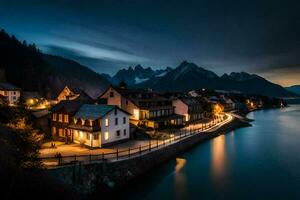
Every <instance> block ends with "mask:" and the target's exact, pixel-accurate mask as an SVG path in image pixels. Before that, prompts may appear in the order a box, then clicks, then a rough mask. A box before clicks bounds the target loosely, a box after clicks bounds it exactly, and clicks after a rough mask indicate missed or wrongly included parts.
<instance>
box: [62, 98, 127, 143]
mask: <svg viewBox="0 0 300 200" xmlns="http://www.w3.org/2000/svg"><path fill="white" fill-rule="evenodd" d="M129 115H130V114H129V113H127V112H125V111H123V110H121V109H120V108H119V107H118V106H111V105H103V104H100V105H93V104H84V105H82V106H81V107H80V109H79V110H78V112H77V113H76V114H75V116H74V117H73V118H72V120H71V122H70V125H69V127H68V129H69V130H70V132H71V135H72V141H73V142H75V143H79V144H83V145H86V146H90V147H103V146H107V145H110V144H114V143H119V142H121V141H124V140H128V139H129V138H130V130H129Z"/></svg>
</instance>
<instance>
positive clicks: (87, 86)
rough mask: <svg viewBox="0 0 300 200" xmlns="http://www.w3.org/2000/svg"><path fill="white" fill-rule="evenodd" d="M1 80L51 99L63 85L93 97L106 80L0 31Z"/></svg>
mask: <svg viewBox="0 0 300 200" xmlns="http://www.w3.org/2000/svg"><path fill="white" fill-rule="evenodd" d="M0 72H1V78H2V80H1V81H7V82H10V83H12V84H14V85H16V86H18V87H20V88H22V90H23V91H37V92H38V93H39V94H41V95H43V96H45V97H47V98H54V97H55V96H56V95H57V94H58V93H59V91H60V90H62V89H63V87H64V86H65V85H69V86H72V87H75V88H80V89H82V90H85V91H86V93H88V94H89V95H90V96H91V97H96V96H98V95H99V94H101V93H102V92H103V91H104V89H106V88H107V86H108V85H109V82H108V81H107V80H105V79H103V78H102V76H100V75H99V74H97V73H96V72H94V71H92V70H91V69H89V68H88V67H85V66H83V65H81V64H79V63H77V62H75V61H72V60H69V59H65V58H63V57H60V56H54V55H47V54H43V53H42V52H40V50H39V49H38V48H36V46H35V45H34V44H29V45H28V44H27V43H26V41H23V42H20V41H18V40H17V39H16V38H15V37H14V36H10V35H9V34H7V33H6V32H5V31H4V30H1V31H0Z"/></svg>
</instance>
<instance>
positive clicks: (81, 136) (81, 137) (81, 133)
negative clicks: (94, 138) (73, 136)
mask: <svg viewBox="0 0 300 200" xmlns="http://www.w3.org/2000/svg"><path fill="white" fill-rule="evenodd" d="M79 134H80V139H83V132H82V131H80V132H79Z"/></svg>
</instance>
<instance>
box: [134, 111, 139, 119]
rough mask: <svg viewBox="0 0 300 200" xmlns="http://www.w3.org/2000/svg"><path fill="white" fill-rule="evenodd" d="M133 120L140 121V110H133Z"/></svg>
mask: <svg viewBox="0 0 300 200" xmlns="http://www.w3.org/2000/svg"><path fill="white" fill-rule="evenodd" d="M133 118H134V119H136V120H139V119H140V111H139V110H138V109H133Z"/></svg>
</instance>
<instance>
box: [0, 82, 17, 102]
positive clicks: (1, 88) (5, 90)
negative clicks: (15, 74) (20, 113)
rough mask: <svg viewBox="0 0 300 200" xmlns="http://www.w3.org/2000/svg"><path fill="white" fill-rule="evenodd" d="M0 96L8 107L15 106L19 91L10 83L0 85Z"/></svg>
mask: <svg viewBox="0 0 300 200" xmlns="http://www.w3.org/2000/svg"><path fill="white" fill-rule="evenodd" d="M0 95H1V96H3V97H5V98H6V99H7V103H8V105H9V106H13V105H16V104H17V103H18V102H19V99H20V96H21V89H20V88H17V87H15V86H14V85H12V84H10V83H3V82H2V83H0Z"/></svg>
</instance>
